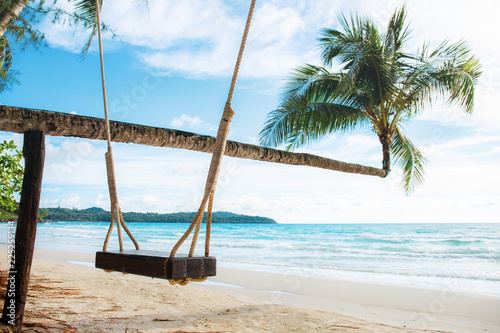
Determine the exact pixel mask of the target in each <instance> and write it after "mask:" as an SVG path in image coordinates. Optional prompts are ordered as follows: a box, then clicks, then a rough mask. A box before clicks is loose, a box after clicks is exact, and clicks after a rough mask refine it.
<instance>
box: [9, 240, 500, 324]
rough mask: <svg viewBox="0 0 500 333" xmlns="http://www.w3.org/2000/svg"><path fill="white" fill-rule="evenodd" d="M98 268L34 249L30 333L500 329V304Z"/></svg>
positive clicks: (239, 273) (415, 291)
mask: <svg viewBox="0 0 500 333" xmlns="http://www.w3.org/2000/svg"><path fill="white" fill-rule="evenodd" d="M0 251H1V253H6V248H5V246H4V245H0ZM0 260H1V263H2V265H1V266H0V267H1V269H2V270H5V267H6V265H5V262H6V255H4V254H2V255H1V257H0ZM92 264H93V254H89V253H77V252H66V251H56V250H47V249H41V248H37V249H36V251H35V260H34V262H33V267H32V276H31V280H30V292H29V294H28V303H27V306H26V313H25V320H24V322H25V331H26V332H423V331H425V332H500V297H490V296H486V295H479V294H472V293H465V292H459V291H456V290H451V289H450V290H430V289H422V288H410V287H400V286H391V285H380V284H369V283H360V282H350V281H342V280H335V279H320V278H312V277H302V276H292V275H281V274H272V273H263V272H255V271H243V270H237V269H229V268H219V269H218V275H217V277H214V278H211V279H210V280H209V282H206V283H203V284H195V283H192V284H189V285H188V286H187V287H179V286H175V287H173V286H170V284H169V283H168V281H164V280H161V279H151V278H146V277H140V276H132V275H123V274H121V273H106V272H104V271H102V270H99V269H96V268H93V267H91V265H92Z"/></svg>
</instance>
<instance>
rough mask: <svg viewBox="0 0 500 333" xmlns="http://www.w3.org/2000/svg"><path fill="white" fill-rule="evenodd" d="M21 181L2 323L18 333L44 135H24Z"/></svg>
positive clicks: (35, 217) (32, 241) (33, 232)
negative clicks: (14, 328) (12, 327)
mask: <svg viewBox="0 0 500 333" xmlns="http://www.w3.org/2000/svg"><path fill="white" fill-rule="evenodd" d="M23 154H24V163H25V166H24V179H23V187H22V190H21V202H20V203H19V217H18V219H17V228H16V237H15V247H14V248H12V247H9V258H10V259H11V260H10V262H9V266H10V272H9V276H8V283H7V292H6V296H5V303H4V308H3V316H2V322H3V323H4V324H6V325H13V326H16V328H17V332H21V330H22V324H23V316H24V307H25V305H26V297H27V294H28V281H29V275H30V270H31V262H32V260H33V251H34V249H35V237H36V224H37V220H38V208H39V205H40V192H41V190H42V175H43V165H44V159H45V135H44V133H43V132H41V131H28V132H25V133H24V147H23Z"/></svg>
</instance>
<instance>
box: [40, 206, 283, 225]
mask: <svg viewBox="0 0 500 333" xmlns="http://www.w3.org/2000/svg"><path fill="white" fill-rule="evenodd" d="M42 212H45V215H44V219H47V220H51V221H85V222H102V221H109V220H110V219H111V213H110V212H109V211H106V210H104V209H102V208H98V207H92V208H87V209H68V208H43V209H41V210H40V213H42ZM195 215H196V213H194V212H192V213H187V212H182V213H170V214H158V213H134V212H130V213H123V219H124V220H125V221H126V222H157V223H191V222H192V221H193V218H194V216H195ZM204 221H206V213H205V218H204ZM212 222H213V223H276V222H275V221H274V220H272V219H270V218H267V217H260V216H248V215H240V214H234V213H229V212H214V213H213V216H212Z"/></svg>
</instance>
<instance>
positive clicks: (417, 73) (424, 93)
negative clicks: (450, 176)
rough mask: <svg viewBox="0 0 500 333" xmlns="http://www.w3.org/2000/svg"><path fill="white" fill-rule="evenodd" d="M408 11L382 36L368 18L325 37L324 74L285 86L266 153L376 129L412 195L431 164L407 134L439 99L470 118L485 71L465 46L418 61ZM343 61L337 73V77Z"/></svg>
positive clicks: (318, 71)
mask: <svg viewBox="0 0 500 333" xmlns="http://www.w3.org/2000/svg"><path fill="white" fill-rule="evenodd" d="M405 19H406V8H405V7H404V6H403V7H402V8H401V9H398V10H396V11H395V13H394V14H393V16H392V17H391V19H390V21H389V25H388V26H387V30H386V31H385V32H381V31H379V30H378V28H377V27H376V26H375V24H374V23H373V21H372V20H371V19H370V18H368V17H364V16H360V15H357V14H356V15H351V17H350V19H347V18H346V17H345V16H341V17H340V18H339V20H340V29H339V30H336V29H323V30H321V32H320V34H321V35H320V38H319V41H320V47H321V50H322V53H321V59H322V61H323V66H324V67H320V66H314V65H309V64H306V65H304V66H301V67H298V68H296V69H295V70H294V72H293V73H292V74H291V76H290V77H289V78H288V80H287V84H286V86H285V89H284V97H283V101H282V102H281V104H280V105H279V107H278V108H277V109H276V110H274V111H271V112H270V113H269V115H268V118H267V120H266V123H265V124H264V128H263V129H262V131H261V132H260V134H259V139H260V143H261V144H263V145H266V146H279V145H285V146H286V148H287V149H293V148H296V147H300V146H304V145H306V144H308V143H309V142H311V141H314V140H317V139H320V138H322V137H325V136H327V135H329V134H331V133H339V132H340V133H346V132H351V131H353V130H355V129H371V132H373V133H375V134H376V135H377V136H378V138H379V140H380V143H381V144H382V152H383V164H382V167H383V169H384V170H386V172H387V174H388V173H389V172H390V170H391V155H392V156H393V157H394V160H395V163H396V164H397V165H398V166H400V167H401V168H402V171H403V182H402V184H403V187H404V189H405V191H406V193H410V192H411V191H412V190H413V189H414V187H415V186H416V185H417V184H419V183H421V182H422V181H423V173H424V170H423V167H424V164H425V158H424V156H423V155H422V153H421V152H420V151H419V150H418V148H417V147H416V146H415V145H414V144H413V143H412V142H411V141H410V140H409V139H408V137H407V136H406V135H405V134H404V131H403V123H405V122H406V121H408V120H410V119H412V118H414V117H415V116H416V115H418V114H420V113H421V112H422V111H423V110H424V108H425V106H426V105H428V104H430V103H431V102H433V101H434V100H435V98H444V99H446V101H447V102H448V103H450V104H453V105H456V106H458V107H460V108H461V109H463V110H464V111H465V112H466V113H472V111H473V106H474V91H475V86H476V85H477V82H478V78H479V76H480V75H481V72H480V68H481V65H480V63H479V61H478V60H477V59H476V58H475V57H474V55H472V54H471V51H470V50H469V48H468V46H467V45H466V43H465V42H463V41H461V42H458V43H448V42H443V43H442V44H441V45H439V46H438V47H437V48H436V49H435V50H433V51H431V50H430V48H429V46H428V45H426V44H424V45H423V46H422V48H421V49H420V50H419V51H417V52H416V53H415V54H410V53H407V52H406V50H405V44H406V42H407V41H408V37H409V34H410V29H409V28H408V25H407V24H406V23H405ZM334 61H337V62H339V63H340V64H341V70H340V71H339V72H331V71H329V70H328V68H331V67H332V66H333V64H334Z"/></svg>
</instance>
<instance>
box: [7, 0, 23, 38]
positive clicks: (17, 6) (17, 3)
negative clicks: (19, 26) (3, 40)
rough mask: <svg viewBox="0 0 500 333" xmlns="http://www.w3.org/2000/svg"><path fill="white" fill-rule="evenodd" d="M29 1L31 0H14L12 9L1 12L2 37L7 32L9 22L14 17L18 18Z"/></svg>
mask: <svg viewBox="0 0 500 333" xmlns="http://www.w3.org/2000/svg"><path fill="white" fill-rule="evenodd" d="M28 1H29V0H13V1H12V6H11V7H10V10H9V9H5V10H4V11H3V12H2V13H1V14H0V37H2V36H3V35H4V34H5V32H6V31H7V28H8V27H9V24H10V23H11V22H12V19H15V18H17V17H18V16H19V14H21V12H22V11H23V8H24V6H26V4H27V3H28Z"/></svg>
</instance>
